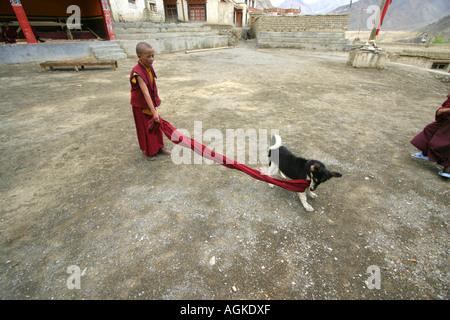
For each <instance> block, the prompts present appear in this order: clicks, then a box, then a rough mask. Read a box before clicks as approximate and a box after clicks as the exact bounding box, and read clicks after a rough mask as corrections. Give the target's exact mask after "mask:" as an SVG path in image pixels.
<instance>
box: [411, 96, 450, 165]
mask: <svg viewBox="0 0 450 320" xmlns="http://www.w3.org/2000/svg"><path fill="white" fill-rule="evenodd" d="M446 108H450V98H448V99H447V100H446V101H445V102H444V103H443V104H442V107H440V108H439V110H440V109H446ZM435 120H436V121H435V122H433V123H430V124H429V125H427V126H426V127H425V128H424V129H423V131H422V132H420V133H419V134H418V135H417V136H415V137H414V138H413V139H412V140H411V144H412V145H413V146H415V147H416V148H417V149H419V150H420V151H422V153H423V154H424V155H427V156H428V159H429V160H430V161H432V162H436V163H437V164H439V165H441V166H444V167H448V166H450V113H446V114H444V115H441V116H440V117H438V116H437V111H436V116H435Z"/></svg>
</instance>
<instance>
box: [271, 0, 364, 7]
mask: <svg viewBox="0 0 450 320" xmlns="http://www.w3.org/2000/svg"><path fill="white" fill-rule="evenodd" d="M284 1H285V0H270V2H271V3H272V5H273V6H275V7H276V6H278V5H280V4H282V3H283V2H284ZM358 1H359V0H353V2H358ZM303 2H304V3H305V4H310V3H316V2H334V0H303ZM348 3H350V0H348Z"/></svg>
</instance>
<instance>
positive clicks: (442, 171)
mask: <svg viewBox="0 0 450 320" xmlns="http://www.w3.org/2000/svg"><path fill="white" fill-rule="evenodd" d="M438 174H439V175H440V176H441V177H444V178H449V179H450V173H445V172H444V170H441V171H439V173H438Z"/></svg>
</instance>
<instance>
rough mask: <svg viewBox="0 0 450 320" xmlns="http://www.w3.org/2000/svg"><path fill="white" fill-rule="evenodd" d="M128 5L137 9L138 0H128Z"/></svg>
mask: <svg viewBox="0 0 450 320" xmlns="http://www.w3.org/2000/svg"><path fill="white" fill-rule="evenodd" d="M128 6H129V7H130V8H133V9H137V6H136V0H128Z"/></svg>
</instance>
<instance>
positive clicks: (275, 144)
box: [269, 134, 281, 150]
mask: <svg viewBox="0 0 450 320" xmlns="http://www.w3.org/2000/svg"><path fill="white" fill-rule="evenodd" d="M280 147H281V137H280V136H279V135H277V134H276V135H273V136H272V139H271V141H270V148H269V150H276V149H278V148H280Z"/></svg>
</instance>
